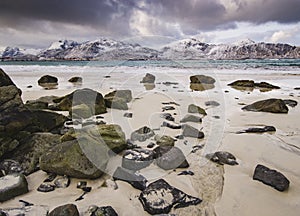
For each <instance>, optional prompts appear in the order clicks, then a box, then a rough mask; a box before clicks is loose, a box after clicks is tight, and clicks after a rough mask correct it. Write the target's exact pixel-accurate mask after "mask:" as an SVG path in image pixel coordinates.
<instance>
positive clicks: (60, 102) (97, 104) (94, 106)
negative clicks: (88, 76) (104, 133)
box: [53, 88, 106, 115]
mask: <svg viewBox="0 0 300 216" xmlns="http://www.w3.org/2000/svg"><path fill="white" fill-rule="evenodd" d="M53 102H54V103H56V105H55V106H54V107H53V109H56V110H62V111H69V112H70V111H71V112H72V107H73V106H76V105H81V104H85V105H87V106H88V107H90V109H91V110H92V113H93V115H98V114H103V113H106V106H105V102H104V99H103V96H102V95H101V94H100V93H98V92H96V91H94V90H91V89H88V88H85V89H78V90H75V91H74V92H72V93H71V94H68V95H66V96H64V97H60V98H57V99H54V100H53Z"/></svg>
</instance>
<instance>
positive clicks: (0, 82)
mask: <svg viewBox="0 0 300 216" xmlns="http://www.w3.org/2000/svg"><path fill="white" fill-rule="evenodd" d="M10 85H13V86H15V84H14V83H13V81H12V80H11V79H10V77H9V76H8V75H7V74H6V73H5V72H4V71H3V70H2V69H1V68H0V87H3V86H10Z"/></svg>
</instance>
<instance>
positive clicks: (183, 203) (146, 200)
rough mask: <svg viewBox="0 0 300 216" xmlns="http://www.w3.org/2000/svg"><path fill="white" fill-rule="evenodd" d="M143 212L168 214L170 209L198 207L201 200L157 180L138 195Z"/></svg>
mask: <svg viewBox="0 0 300 216" xmlns="http://www.w3.org/2000/svg"><path fill="white" fill-rule="evenodd" d="M139 200H140V201H141V203H142V205H143V207H144V210H145V211H147V212H148V213H149V214H151V215H156V214H168V213H169V212H170V211H171V209H172V208H173V207H174V208H183V207H187V206H189V205H198V204H199V203H201V202H202V200H201V199H199V198H196V197H192V196H190V195H187V194H185V193H184V192H182V191H181V190H179V189H177V188H174V187H172V186H171V185H169V184H168V183H167V182H166V181H165V180H163V179H159V180H157V181H155V182H153V183H151V184H149V185H148V187H147V188H146V189H145V190H144V191H143V192H142V193H141V194H140V196H139Z"/></svg>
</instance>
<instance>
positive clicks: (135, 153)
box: [122, 148, 154, 171]
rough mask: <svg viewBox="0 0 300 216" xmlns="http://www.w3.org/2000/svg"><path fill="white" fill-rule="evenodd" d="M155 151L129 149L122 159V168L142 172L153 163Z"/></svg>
mask: <svg viewBox="0 0 300 216" xmlns="http://www.w3.org/2000/svg"><path fill="white" fill-rule="evenodd" d="M153 157H154V154H153V151H151V150H147V149H142V148H135V149H129V150H126V151H125V152H124V155H123V158H122V167H124V168H126V169H128V170H134V171H137V170H140V169H143V168H145V167H147V166H149V165H150V164H151V163H152V161H153Z"/></svg>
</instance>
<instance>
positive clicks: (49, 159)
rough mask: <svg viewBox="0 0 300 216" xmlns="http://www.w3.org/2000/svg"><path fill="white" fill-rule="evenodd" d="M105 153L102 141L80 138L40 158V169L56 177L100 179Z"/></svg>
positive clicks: (105, 158)
mask: <svg viewBox="0 0 300 216" xmlns="http://www.w3.org/2000/svg"><path fill="white" fill-rule="evenodd" d="M83 147H85V148H84V149H83ZM107 152H108V149H107V147H106V145H105V144H104V143H103V141H101V140H96V139H88V138H86V137H82V138H78V139H77V140H72V141H68V142H64V143H62V144H61V145H58V146H56V147H54V148H52V149H50V150H49V151H48V152H46V153H45V154H44V155H42V156H41V158H40V168H41V169H42V170H43V171H45V172H52V173H56V174H58V175H68V176H70V177H74V178H87V179H95V178H98V177H100V176H101V175H102V174H103V170H105V168H106V164H107V161H108V155H107ZM87 156H88V157H89V158H87ZM91 159H93V162H91V161H90V160H91Z"/></svg>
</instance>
